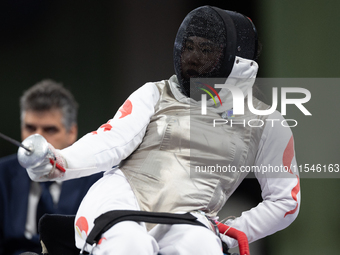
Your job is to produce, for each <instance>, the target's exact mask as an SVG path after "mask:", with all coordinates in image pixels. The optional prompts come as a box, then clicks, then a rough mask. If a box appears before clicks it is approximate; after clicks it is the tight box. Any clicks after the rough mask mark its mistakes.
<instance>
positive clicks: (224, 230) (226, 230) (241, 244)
mask: <svg viewBox="0 0 340 255" xmlns="http://www.w3.org/2000/svg"><path fill="white" fill-rule="evenodd" d="M216 224H217V227H218V230H219V231H220V233H221V234H224V235H227V236H229V237H231V238H234V239H236V240H237V241H238V248H239V250H240V255H250V252H249V244H248V238H247V236H246V234H245V233H243V232H242V231H239V230H237V229H236V228H232V227H230V226H227V225H225V224H223V223H221V222H218V221H216Z"/></svg>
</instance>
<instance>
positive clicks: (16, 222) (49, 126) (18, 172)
mask: <svg viewBox="0 0 340 255" xmlns="http://www.w3.org/2000/svg"><path fill="white" fill-rule="evenodd" d="M77 110H78V104H77V102H76V101H75V99H74V97H73V95H72V94H71V93H70V92H69V91H68V90H67V89H65V88H64V87H63V86H62V85H61V84H59V83H56V82H55V81H52V80H43V81H41V82H39V83H37V84H36V85H34V86H33V87H31V88H30V89H28V90H27V91H26V92H25V93H24V94H23V96H22V97H21V99H20V113H21V138H22V140H24V139H25V138H27V137H28V136H30V135H32V134H40V135H42V136H43V137H44V138H45V139H46V140H47V142H49V143H51V144H52V145H53V146H54V147H55V148H57V149H63V148H65V147H67V146H70V145H71V144H73V143H74V142H75V141H76V139H77V132H78V128H77ZM101 175H102V174H96V175H92V176H89V177H83V178H79V179H74V180H70V181H64V182H61V181H58V182H47V183H37V182H33V181H31V179H30V178H29V177H28V175H27V172H26V170H25V169H24V168H23V167H22V166H20V165H19V162H18V160H17V155H16V154H15V155H10V156H7V157H4V158H2V159H0V254H1V255H3V254H6V255H10V254H13V255H14V254H20V253H22V252H25V251H34V252H41V245H40V241H39V235H38V231H37V225H38V221H39V219H40V217H41V216H42V215H43V214H45V213H49V214H54V213H55V214H66V215H74V214H76V212H77V209H78V207H79V204H80V202H81V201H82V199H83V197H84V196H85V194H86V193H87V191H88V189H89V188H90V187H91V185H92V184H93V183H94V182H96V181H97V180H98V179H99V178H100V177H101ZM51 231H53V230H51Z"/></svg>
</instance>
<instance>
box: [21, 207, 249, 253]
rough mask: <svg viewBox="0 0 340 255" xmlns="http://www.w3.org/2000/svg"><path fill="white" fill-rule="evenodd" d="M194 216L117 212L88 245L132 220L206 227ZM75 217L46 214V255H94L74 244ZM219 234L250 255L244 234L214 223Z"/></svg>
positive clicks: (98, 224) (42, 225)
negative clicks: (115, 225) (120, 223)
mask: <svg viewBox="0 0 340 255" xmlns="http://www.w3.org/2000/svg"><path fill="white" fill-rule="evenodd" d="M196 219H197V218H196V217H195V216H193V215H192V214H190V213H185V214H174V213H154V212H143V211H130V210H114V211H110V212H107V213H105V214H103V215H101V216H99V217H98V218H97V219H96V220H95V222H94V223H95V226H94V227H93V229H92V231H91V232H90V233H89V235H88V236H87V239H86V243H87V244H90V245H92V246H93V247H95V245H96V244H97V243H98V241H99V240H100V237H101V235H102V233H104V232H105V231H107V230H108V229H109V228H111V227H112V226H113V225H114V224H116V223H118V222H121V221H125V220H130V221H131V220H132V221H138V222H146V223H154V224H192V225H199V226H202V227H206V226H205V225H203V224H202V223H200V222H199V221H197V220H196ZM74 221H75V216H74V215H56V214H45V215H44V216H43V217H42V218H41V219H40V220H39V233H40V240H41V245H42V254H43V255H80V254H91V253H87V252H85V251H83V250H79V249H78V248H77V247H76V246H75V244H74V235H75V231H74ZM213 225H214V227H215V228H216V231H217V232H219V233H222V234H224V235H227V236H229V237H231V238H234V239H236V240H237V241H238V246H239V251H240V255H250V252H249V245H248V239H247V236H246V235H245V234H244V233H243V232H242V231H239V230H237V229H235V228H232V227H230V226H227V225H225V224H223V223H220V222H217V221H216V222H213ZM222 246H223V253H224V255H238V254H236V253H233V254H230V253H229V252H228V247H227V245H226V244H225V243H224V242H222ZM20 255H38V254H36V253H32V252H25V253H22V254H20Z"/></svg>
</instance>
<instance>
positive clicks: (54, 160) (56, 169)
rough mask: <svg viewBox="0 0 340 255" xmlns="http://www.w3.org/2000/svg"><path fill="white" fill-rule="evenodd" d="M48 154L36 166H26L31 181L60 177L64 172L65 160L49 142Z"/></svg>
mask: <svg viewBox="0 0 340 255" xmlns="http://www.w3.org/2000/svg"><path fill="white" fill-rule="evenodd" d="M48 150H49V153H48V155H47V156H46V157H45V158H44V160H43V161H42V162H41V163H40V164H39V165H37V166H34V167H30V168H27V173H28V175H29V177H30V178H31V179H32V180H33V181H38V182H43V181H51V180H55V179H58V178H61V177H62V176H63V175H64V173H65V171H66V170H65V168H66V161H65V159H64V158H63V157H62V155H61V154H60V152H59V150H56V149H55V148H54V147H53V146H52V145H51V144H48Z"/></svg>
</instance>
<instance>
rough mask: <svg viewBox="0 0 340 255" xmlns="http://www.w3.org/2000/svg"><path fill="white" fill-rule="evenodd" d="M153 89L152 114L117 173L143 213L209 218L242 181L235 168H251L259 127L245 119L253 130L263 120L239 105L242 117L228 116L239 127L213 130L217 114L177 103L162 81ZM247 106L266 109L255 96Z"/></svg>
mask: <svg viewBox="0 0 340 255" xmlns="http://www.w3.org/2000/svg"><path fill="white" fill-rule="evenodd" d="M156 86H157V87H158V89H159V91H160V99H159V101H158V103H157V105H156V107H155V114H154V115H153V116H152V118H151V121H150V123H149V125H148V127H147V130H146V134H145V136H144V138H143V141H142V143H141V144H140V146H139V147H138V148H137V149H136V150H135V151H134V152H133V153H132V154H131V155H130V156H129V157H128V158H127V159H125V160H124V161H122V163H121V165H120V169H121V170H122V171H123V172H124V174H125V175H126V177H127V179H128V181H129V183H130V184H131V186H132V189H133V191H134V193H135V195H136V197H137V200H138V202H139V205H140V207H141V210H143V211H154V212H190V211H196V210H202V211H204V212H206V213H207V215H209V216H215V215H216V214H217V213H218V212H219V210H220V209H221V208H222V206H223V205H224V203H225V202H226V201H227V199H228V198H229V197H230V195H231V194H232V193H233V192H234V190H235V189H236V188H237V186H238V185H239V184H240V182H241V181H242V180H243V179H244V178H245V176H246V173H241V172H239V171H238V170H239V169H240V167H241V166H247V165H249V166H251V165H253V164H254V161H255V157H256V154H257V149H258V145H259V142H260V138H261V135H262V132H263V128H264V125H263V126H262V127H256V128H254V127H253V128H251V127H249V126H248V125H247V123H248V120H252V125H253V126H254V125H256V124H255V122H256V121H255V120H258V119H262V120H264V119H265V118H266V117H265V116H258V115H254V114H252V113H251V112H250V111H249V109H248V107H247V104H245V114H244V115H242V116H240V117H234V118H233V122H234V123H240V124H235V125H233V126H231V125H230V123H227V124H218V125H216V126H215V127H213V121H214V119H222V118H221V116H220V115H219V114H217V113H214V112H211V111H209V108H208V111H207V115H202V114H201V109H200V107H196V108H195V107H193V106H190V105H188V104H184V103H180V102H178V101H177V100H176V99H175V98H174V96H173V94H172V92H171V90H170V87H169V83H168V82H167V81H164V82H159V83H156ZM253 105H254V107H255V108H256V109H259V110H264V109H267V108H268V106H267V105H265V104H264V103H262V102H261V101H259V100H257V99H255V98H254V99H253ZM242 123H245V124H246V125H243V124H242ZM259 126H260V125H259ZM228 168H229V170H228ZM235 169H237V171H235ZM232 170H233V171H232Z"/></svg>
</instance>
